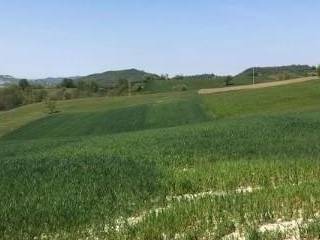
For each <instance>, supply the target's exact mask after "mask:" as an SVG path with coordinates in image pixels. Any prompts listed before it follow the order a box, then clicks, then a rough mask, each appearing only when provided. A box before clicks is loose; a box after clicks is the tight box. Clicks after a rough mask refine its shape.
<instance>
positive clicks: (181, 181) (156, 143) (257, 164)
mask: <svg viewBox="0 0 320 240" xmlns="http://www.w3.org/2000/svg"><path fill="white" fill-rule="evenodd" d="M319 100H320V80H315V81H310V82H305V83H299V84H293V85H286V86H281V87H273V88H267V89H259V90H245V91H238V92H229V93H222V94H217V95H207V96H198V95H197V94H196V93H195V92H194V91H189V92H171V93H158V94H148V95H140V96H132V97H118V98H90V99H80V100H71V101H61V102H59V103H58V109H59V110H60V112H59V113H58V114H54V115H48V114H47V113H46V112H45V108H44V106H43V105H42V104H35V105H29V106H24V107H21V108H17V109H15V110H14V111H9V112H3V113H0V136H2V137H1V138H0V162H1V168H0V179H1V181H0V196H1V198H0V239H10V240H11V239H59V240H60V239H65V240H67V239H68V240H69V239H71V240H72V239H108V240H109V239H111V240H112V239H116V240H120V239H145V240H149V239H224V237H226V236H228V235H230V234H232V233H239V234H240V235H241V236H242V235H243V236H244V237H246V239H288V237H290V233H282V234H278V233H277V232H275V231H271V232H266V233H263V232H261V231H260V230H259V229H261V226H264V225H265V224H270V223H273V224H275V223H277V222H290V221H296V220H297V219H299V221H301V224H300V225H299V227H298V228H299V229H298V231H299V235H300V236H301V239H317V237H318V234H319V232H320V219H319V217H318V213H319V212H320V201H319V199H320V191H319V187H318V186H319V183H320V179H319V175H320V159H319V156H320V145H319V144H317V143H318V142H319V141H320V106H319ZM301 219H302V220H301ZM299 223H300V222H299ZM226 239H228V238H226Z"/></svg>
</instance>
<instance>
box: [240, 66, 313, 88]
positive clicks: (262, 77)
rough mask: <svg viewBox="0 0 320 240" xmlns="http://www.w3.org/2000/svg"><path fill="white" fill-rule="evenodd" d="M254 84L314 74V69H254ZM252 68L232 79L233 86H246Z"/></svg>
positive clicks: (298, 67) (292, 67)
mask: <svg viewBox="0 0 320 240" xmlns="http://www.w3.org/2000/svg"><path fill="white" fill-rule="evenodd" d="M254 70H255V79H256V82H257V83H259V82H270V81H281V80H288V79H293V78H299V77H307V76H312V75H315V74H316V69H315V67H312V66H308V65H289V66H279V67H256V68H255V69H254ZM252 77H253V68H249V69H247V70H245V71H243V72H242V73H240V74H238V75H236V76H235V77H234V84H237V85H238V84H248V83H249V82H251V81H252Z"/></svg>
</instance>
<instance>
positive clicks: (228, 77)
mask: <svg viewBox="0 0 320 240" xmlns="http://www.w3.org/2000/svg"><path fill="white" fill-rule="evenodd" d="M232 81H233V77H232V76H227V77H226V80H225V83H226V86H230V85H232Z"/></svg>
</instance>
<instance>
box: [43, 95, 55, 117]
mask: <svg viewBox="0 0 320 240" xmlns="http://www.w3.org/2000/svg"><path fill="white" fill-rule="evenodd" d="M45 106H46V108H47V109H48V111H49V114H54V113H57V112H58V111H57V104H56V101H54V100H52V99H50V98H47V100H46V101H45Z"/></svg>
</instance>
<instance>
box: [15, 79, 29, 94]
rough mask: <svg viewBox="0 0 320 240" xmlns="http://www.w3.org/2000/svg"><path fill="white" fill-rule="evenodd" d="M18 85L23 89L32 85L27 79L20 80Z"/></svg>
mask: <svg viewBox="0 0 320 240" xmlns="http://www.w3.org/2000/svg"><path fill="white" fill-rule="evenodd" d="M18 85H19V87H20V88H21V89H22V90H23V91H24V90H26V89H27V88H28V87H30V84H29V82H28V80H27V79H21V80H19V83H18Z"/></svg>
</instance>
